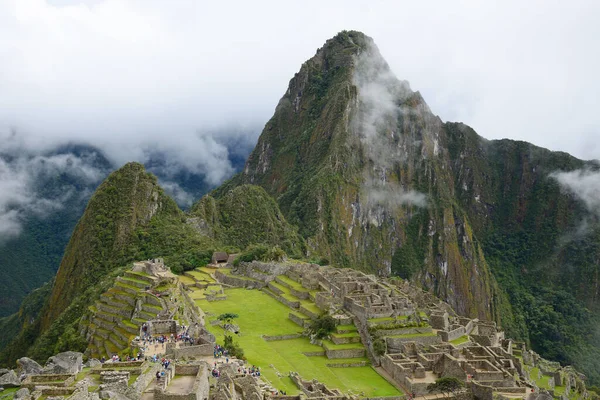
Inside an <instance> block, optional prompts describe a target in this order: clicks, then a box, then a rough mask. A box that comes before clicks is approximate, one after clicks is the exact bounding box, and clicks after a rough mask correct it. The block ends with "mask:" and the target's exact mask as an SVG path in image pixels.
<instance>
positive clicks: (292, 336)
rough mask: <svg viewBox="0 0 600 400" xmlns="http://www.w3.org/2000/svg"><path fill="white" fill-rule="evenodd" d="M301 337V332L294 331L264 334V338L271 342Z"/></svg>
mask: <svg viewBox="0 0 600 400" xmlns="http://www.w3.org/2000/svg"><path fill="white" fill-rule="evenodd" d="M299 337H302V334H301V333H292V334H289V335H280V336H267V335H263V337H262V338H263V339H265V340H266V341H267V342H271V341H275V340H290V339H297V338H299Z"/></svg>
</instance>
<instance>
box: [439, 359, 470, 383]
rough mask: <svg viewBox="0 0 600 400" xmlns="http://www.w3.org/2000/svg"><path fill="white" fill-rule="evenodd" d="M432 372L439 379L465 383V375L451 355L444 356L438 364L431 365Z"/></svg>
mask: <svg viewBox="0 0 600 400" xmlns="http://www.w3.org/2000/svg"><path fill="white" fill-rule="evenodd" d="M432 370H433V372H434V373H436V374H438V375H439V376H440V377H441V378H446V377H451V378H456V379H460V380H461V381H465V380H466V379H467V374H466V373H465V371H464V370H463V369H462V367H461V365H460V362H459V361H458V360H457V359H456V358H454V357H452V356H451V355H448V354H444V355H443V356H442V357H440V359H439V360H438V362H436V363H434V364H433V368H432Z"/></svg>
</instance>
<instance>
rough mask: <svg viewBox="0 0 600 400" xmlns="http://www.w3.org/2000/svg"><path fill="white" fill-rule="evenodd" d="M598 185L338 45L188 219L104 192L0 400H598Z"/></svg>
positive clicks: (148, 186) (354, 46)
mask: <svg viewBox="0 0 600 400" xmlns="http://www.w3.org/2000/svg"><path fill="white" fill-rule="evenodd" d="M599 168H600V167H599V166H598V164H597V163H595V162H585V161H582V160H578V159H576V158H574V157H571V156H569V155H568V154H565V153H559V152H550V151H548V150H545V149H542V148H539V147H536V146H534V145H532V144H529V143H524V142H515V141H510V140H500V141H488V140H485V139H483V138H482V137H480V136H479V135H478V134H477V133H476V132H474V131H473V130H472V129H471V128H469V127H468V126H466V125H464V124H461V123H451V122H444V121H442V120H441V119H440V118H439V117H437V116H436V115H435V114H434V113H433V112H432V111H431V110H430V109H429V107H428V106H427V104H426V103H425V100H424V99H423V97H422V96H421V94H420V93H419V92H416V91H413V90H412V89H411V88H410V86H409V84H408V82H405V81H401V80H399V79H397V78H396V77H395V76H394V74H393V73H392V71H391V70H390V68H389V66H388V64H387V63H386V62H385V60H384V58H383V56H382V55H381V54H380V52H379V50H378V49H377V46H376V45H375V43H374V42H373V40H372V39H371V38H369V37H368V36H366V35H364V34H362V33H360V32H355V31H343V32H341V33H339V34H338V35H336V36H335V37H334V38H332V39H330V40H328V41H327V42H326V43H325V44H324V46H323V47H322V48H320V49H318V50H317V52H316V54H315V56H314V57H312V58H311V59H309V60H308V61H306V62H305V63H304V64H303V65H302V67H301V68H300V71H299V72H298V73H297V74H296V75H295V76H294V77H293V78H292V79H291V80H290V83H289V86H288V88H287V90H286V91H285V94H284V95H283V97H282V98H281V100H280V101H279V103H278V105H277V107H276V109H275V113H274V115H273V117H272V118H271V119H270V120H269V121H268V122H267V124H266V125H265V128H264V130H263V132H262V134H261V136H260V138H259V139H258V143H257V145H256V147H255V149H254V151H253V152H252V153H251V155H250V156H249V158H248V160H247V162H246V165H245V168H244V169H243V171H242V172H241V173H239V174H237V175H235V176H234V177H232V178H231V179H230V180H229V181H227V182H225V183H223V184H222V185H221V186H220V187H218V188H216V189H214V190H213V191H212V192H211V193H209V194H207V195H206V196H204V197H203V198H202V199H199V200H198V201H197V202H196V203H195V204H194V205H193V206H192V208H191V209H190V210H189V212H183V211H182V210H181V209H180V208H179V207H178V206H177V204H176V203H175V202H174V201H173V200H172V199H171V198H170V197H169V196H167V195H166V194H165V192H164V190H163V189H162V188H161V187H160V185H159V184H158V181H157V179H156V177H154V176H153V175H152V174H150V173H148V172H147V171H146V170H145V169H144V167H143V166H142V165H141V164H138V163H129V164H126V165H125V166H123V167H122V168H120V169H119V170H117V171H114V172H113V173H112V174H110V175H109V176H108V177H107V179H106V180H105V181H104V182H103V183H102V184H101V185H100V186H99V187H98V189H97V190H96V192H95V193H94V195H93V196H92V197H91V199H90V201H89V203H88V205H87V207H86V209H85V212H84V213H83V215H82V217H81V219H80V220H79V223H78V224H77V226H76V227H75V229H74V232H73V234H72V236H71V239H70V241H69V244H68V245H67V247H66V250H65V254H64V256H63V259H62V261H61V263H60V267H59V269H58V272H57V274H56V276H55V277H54V279H53V280H52V281H51V282H49V283H48V284H46V285H45V286H43V287H42V288H40V289H38V290H36V291H34V292H32V293H31V294H30V295H29V296H28V297H27V298H25V300H24V302H23V303H22V305H21V308H20V310H19V312H18V313H17V314H15V315H13V316H10V317H7V318H3V319H0V327H1V328H2V329H3V331H4V332H6V335H3V337H2V338H1V339H0V350H1V352H0V363H2V364H3V366H5V367H7V368H5V369H2V370H0V386H2V387H3V388H4V391H2V392H0V400H2V399H4V398H5V397H6V399H7V400H8V398H12V397H14V398H24V399H39V398H41V397H43V398H44V399H45V398H47V397H53V398H54V397H60V398H69V399H72V400H84V399H85V400H87V399H90V400H92V399H98V398H103V399H105V398H121V399H122V398H128V399H131V400H137V399H141V398H143V399H150V398H157V399H158V400H175V399H179V398H181V399H182V400H183V399H184V398H185V399H192V398H194V399H207V398H211V399H238V398H240V399H245V398H252V399H263V398H275V399H281V400H284V399H287V398H290V399H292V398H293V399H300V398H328V399H331V400H334V399H335V400H340V399H351V398H352V399H354V398H378V399H379V398H389V399H390V400H392V399H393V400H396V399H402V398H409V399H412V398H415V397H418V398H422V399H424V400H425V399H427V400H429V399H433V398H438V397H440V398H441V397H455V398H457V397H460V398H463V397H464V398H477V399H486V400H492V399H498V398H506V399H516V398H528V399H530V400H535V399H537V398H544V399H549V398H557V399H559V398H560V399H565V400H566V399H580V398H589V397H594V396H597V395H595V391H594V390H593V389H594V386H593V385H595V384H597V383H598V382H600V348H599V347H598V345H597V343H598V339H600V338H598V337H597V332H598V330H597V329H596V327H597V326H598V323H599V322H600V318H599V316H600V314H599V310H598V298H597V286H598V282H597V279H591V277H594V276H596V275H597V273H598V268H599V265H598V259H599V257H600V240H598V238H600V225H599V224H598V220H597V218H594V217H593V213H591V211H590V208H589V205H588V203H586V201H583V200H585V199H582V198H581V197H579V196H578V192H577V191H576V190H574V189H573V187H574V186H573V185H572V183H573V181H574V180H575V179H577V178H578V177H581V176H584V175H585V174H592V173H598V170H599ZM141 260H144V261H141ZM42 365H44V366H42ZM586 381H587V382H588V386H586V383H585V382H586ZM589 384H591V386H590V385H589Z"/></svg>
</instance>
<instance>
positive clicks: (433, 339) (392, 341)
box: [385, 336, 441, 349]
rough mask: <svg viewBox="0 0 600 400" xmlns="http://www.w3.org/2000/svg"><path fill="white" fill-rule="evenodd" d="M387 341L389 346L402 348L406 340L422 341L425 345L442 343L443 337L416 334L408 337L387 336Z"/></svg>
mask: <svg viewBox="0 0 600 400" xmlns="http://www.w3.org/2000/svg"><path fill="white" fill-rule="evenodd" d="M385 341H386V343H387V346H388V348H392V349H400V348H402V344H403V343H405V342H417V343H421V344H424V345H429V344H436V343H440V342H441V339H440V337H439V336H414V337H406V338H403V337H399V338H392V337H386V338H385Z"/></svg>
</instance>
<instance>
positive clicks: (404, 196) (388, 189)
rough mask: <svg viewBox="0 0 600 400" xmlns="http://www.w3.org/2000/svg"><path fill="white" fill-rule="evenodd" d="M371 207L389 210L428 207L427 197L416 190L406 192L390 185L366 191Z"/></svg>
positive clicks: (366, 189)
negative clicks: (381, 207) (378, 206)
mask: <svg viewBox="0 0 600 400" xmlns="http://www.w3.org/2000/svg"><path fill="white" fill-rule="evenodd" d="M364 193H365V195H366V198H367V204H368V205H369V206H371V207H372V206H376V205H380V206H383V207H385V208H387V209H391V208H393V207H397V206H403V205H412V206H417V207H423V208H424V207H427V196H426V195H424V194H423V193H419V192H417V191H416V190H405V189H403V188H402V187H400V186H397V185H394V184H388V185H387V186H385V187H379V188H376V187H370V188H365V191H364Z"/></svg>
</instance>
